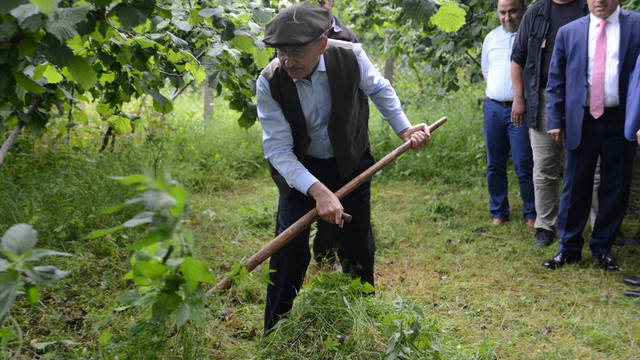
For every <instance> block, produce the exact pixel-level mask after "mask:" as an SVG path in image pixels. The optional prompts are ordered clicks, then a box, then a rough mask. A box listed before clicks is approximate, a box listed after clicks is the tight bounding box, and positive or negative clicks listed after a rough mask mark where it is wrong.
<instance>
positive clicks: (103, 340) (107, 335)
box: [98, 329, 113, 346]
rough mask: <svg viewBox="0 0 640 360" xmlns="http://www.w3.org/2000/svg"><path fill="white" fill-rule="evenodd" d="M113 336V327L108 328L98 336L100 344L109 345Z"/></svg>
mask: <svg viewBox="0 0 640 360" xmlns="http://www.w3.org/2000/svg"><path fill="white" fill-rule="evenodd" d="M112 338H113V333H112V332H111V329H106V330H105V331H103V332H102V333H101V334H100V337H99V338H98V344H100V346H107V345H109V344H110V343H111V339H112Z"/></svg>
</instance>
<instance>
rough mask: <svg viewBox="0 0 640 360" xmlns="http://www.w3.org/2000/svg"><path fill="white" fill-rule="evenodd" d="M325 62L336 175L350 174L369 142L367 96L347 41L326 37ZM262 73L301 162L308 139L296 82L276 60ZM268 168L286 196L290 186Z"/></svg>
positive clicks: (355, 60)
mask: <svg viewBox="0 0 640 360" xmlns="http://www.w3.org/2000/svg"><path fill="white" fill-rule="evenodd" d="M324 61H325V65H326V68H327V75H328V77H329V87H330V88H331V115H330V117H329V127H328V130H329V139H330V140H331V147H332V148H333V153H334V155H335V158H336V162H337V163H338V170H339V173H340V174H339V175H340V176H342V177H349V176H351V174H352V173H353V171H354V170H355V168H356V166H357V165H358V162H359V161H360V159H361V158H362V156H363V155H364V152H365V150H366V148H367V145H368V143H369V103H368V102H367V96H366V95H364V93H363V92H362V91H361V90H360V89H359V88H358V84H359V83H360V68H359V66H358V61H357V59H356V56H355V54H354V53H353V50H352V44H351V43H350V42H345V41H337V40H331V39H329V41H328V43H327V49H326V51H325V53H324ZM261 74H262V75H263V76H264V77H265V78H266V79H267V80H268V81H269V88H270V90H271V96H272V97H273V99H274V100H275V101H277V102H278V104H280V107H281V108H282V112H283V113H284V117H285V118H286V119H287V122H289V125H290V126H291V132H292V136H293V152H294V153H295V155H296V156H297V157H298V160H300V161H303V160H304V158H305V154H306V152H307V148H308V147H309V143H310V142H311V138H309V135H308V134H307V125H306V122H305V119H304V114H303V112H302V107H301V106H300V99H299V97H298V91H297V90H296V85H295V83H294V82H293V79H291V77H290V76H289V74H287V72H286V71H285V70H284V69H282V67H281V66H280V62H279V61H278V59H274V60H272V61H271V62H270V63H269V65H267V67H266V68H264V70H262V72H261ZM269 168H270V169H271V176H272V177H273V180H274V181H275V183H276V185H277V186H278V189H279V190H280V195H281V196H284V197H288V196H289V194H290V192H291V188H290V187H289V185H288V184H287V182H286V181H285V180H284V178H283V177H282V175H280V174H279V173H278V172H277V171H276V170H275V168H274V167H273V166H271V164H269Z"/></svg>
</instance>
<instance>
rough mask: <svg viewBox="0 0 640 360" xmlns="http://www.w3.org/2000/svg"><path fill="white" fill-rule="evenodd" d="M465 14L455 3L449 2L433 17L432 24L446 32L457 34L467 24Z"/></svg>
mask: <svg viewBox="0 0 640 360" xmlns="http://www.w3.org/2000/svg"><path fill="white" fill-rule="evenodd" d="M465 15H466V14H465V12H464V10H462V9H460V8H459V7H458V5H456V3H454V2H453V1H447V2H446V3H445V4H444V5H443V6H441V7H440V9H438V12H437V13H436V14H435V15H433V16H432V17H431V22H432V23H433V24H434V25H435V26H437V27H439V28H440V29H441V30H442V31H444V32H456V31H458V30H459V29H460V28H461V27H462V25H464V24H465Z"/></svg>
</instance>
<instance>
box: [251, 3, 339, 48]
mask: <svg viewBox="0 0 640 360" xmlns="http://www.w3.org/2000/svg"><path fill="white" fill-rule="evenodd" d="M330 24H331V17H330V15H329V11H328V10H325V9H323V8H321V7H318V6H315V5H313V4H311V3H310V2H309V1H305V2H301V3H297V4H295V5H293V6H290V7H288V8H286V9H284V10H282V11H280V12H279V13H278V15H276V17H274V18H273V19H271V21H269V23H267V25H266V26H265V29H264V40H263V41H264V43H265V45H267V46H269V47H283V48H296V47H303V46H305V45H307V44H309V43H311V42H312V41H314V40H317V39H319V38H320V36H322V34H324V33H325V31H327V29H328V28H329V26H330Z"/></svg>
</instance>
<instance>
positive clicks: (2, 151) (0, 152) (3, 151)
mask: <svg viewBox="0 0 640 360" xmlns="http://www.w3.org/2000/svg"><path fill="white" fill-rule="evenodd" d="M41 103H42V100H40V99H37V100H36V101H34V102H33V104H31V107H30V108H29V110H28V111H27V117H31V116H32V115H33V113H34V112H36V109H38V106H40V104H41ZM25 125H26V123H25V122H24V121H22V120H20V121H19V122H18V125H16V127H15V128H14V129H13V131H12V132H11V135H9V138H8V139H7V141H5V142H4V144H2V148H0V166H2V163H3V162H4V158H5V156H7V154H8V153H9V149H10V148H11V147H12V146H13V144H15V142H16V139H18V135H20V133H21V132H22V128H23V127H24V126H25Z"/></svg>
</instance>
